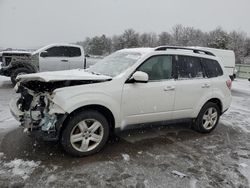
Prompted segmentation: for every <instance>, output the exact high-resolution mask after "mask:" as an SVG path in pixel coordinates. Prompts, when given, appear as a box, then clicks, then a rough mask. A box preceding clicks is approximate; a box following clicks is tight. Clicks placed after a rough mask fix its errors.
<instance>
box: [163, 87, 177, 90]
mask: <svg viewBox="0 0 250 188" xmlns="http://www.w3.org/2000/svg"><path fill="white" fill-rule="evenodd" d="M173 90H175V86H166V87H165V88H164V91H173Z"/></svg>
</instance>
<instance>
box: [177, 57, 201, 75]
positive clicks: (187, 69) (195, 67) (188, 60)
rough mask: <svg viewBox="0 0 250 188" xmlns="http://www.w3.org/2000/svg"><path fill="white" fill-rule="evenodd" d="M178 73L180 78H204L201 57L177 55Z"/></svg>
mask: <svg viewBox="0 0 250 188" xmlns="http://www.w3.org/2000/svg"><path fill="white" fill-rule="evenodd" d="M176 58H177V59H176V60H177V62H176V66H177V75H178V78H179V79H193V78H203V77H204V73H203V68H202V66H201V61H200V58H198V57H191V56H176Z"/></svg>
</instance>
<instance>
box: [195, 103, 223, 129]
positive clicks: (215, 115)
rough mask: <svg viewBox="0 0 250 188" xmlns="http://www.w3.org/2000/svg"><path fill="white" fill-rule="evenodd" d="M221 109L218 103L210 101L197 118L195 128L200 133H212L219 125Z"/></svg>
mask: <svg viewBox="0 0 250 188" xmlns="http://www.w3.org/2000/svg"><path fill="white" fill-rule="evenodd" d="M220 115H221V111H220V109H219V107H218V105H217V104H216V103H213V102H208V103H206V104H205V105H204V106H203V107H202V108H201V111H200V113H199V115H198V117H197V118H196V120H195V122H194V124H193V128H194V129H195V130H196V131H198V132H200V133H210V132H211V131H212V130H214V129H215V127H216V126H217V124H218V122H219V119H220Z"/></svg>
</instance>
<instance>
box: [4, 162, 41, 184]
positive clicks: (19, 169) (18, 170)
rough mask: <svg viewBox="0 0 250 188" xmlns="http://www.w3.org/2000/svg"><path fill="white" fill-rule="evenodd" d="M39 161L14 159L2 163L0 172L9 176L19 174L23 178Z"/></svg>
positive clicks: (26, 176)
mask: <svg viewBox="0 0 250 188" xmlns="http://www.w3.org/2000/svg"><path fill="white" fill-rule="evenodd" d="M0 164H1V161H0ZM39 164H40V162H39V161H38V162H34V161H24V160H22V159H14V160H12V161H10V162H5V163H3V164H2V166H3V169H1V172H0V173H4V174H9V176H20V177H22V178H23V179H24V180H25V179H27V178H28V177H29V176H30V174H31V173H32V172H33V171H34V170H35V168H37V167H38V166H39Z"/></svg>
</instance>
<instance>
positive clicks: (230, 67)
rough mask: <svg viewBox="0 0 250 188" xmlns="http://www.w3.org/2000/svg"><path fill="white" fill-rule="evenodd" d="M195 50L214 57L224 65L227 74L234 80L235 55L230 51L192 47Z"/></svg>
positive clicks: (235, 71)
mask: <svg viewBox="0 0 250 188" xmlns="http://www.w3.org/2000/svg"><path fill="white" fill-rule="evenodd" d="M193 48H197V49H201V50H202V49H203V50H206V51H209V52H211V53H213V54H214V55H215V56H216V57H218V58H219V59H220V62H221V63H222V64H223V65H224V68H225V70H226V71H227V74H228V75H229V77H230V78H231V80H232V81H233V80H234V79H235V78H236V73H237V70H236V68H235V54H234V51H232V50H222V49H217V48H207V47H198V46H196V47H193Z"/></svg>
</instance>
